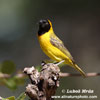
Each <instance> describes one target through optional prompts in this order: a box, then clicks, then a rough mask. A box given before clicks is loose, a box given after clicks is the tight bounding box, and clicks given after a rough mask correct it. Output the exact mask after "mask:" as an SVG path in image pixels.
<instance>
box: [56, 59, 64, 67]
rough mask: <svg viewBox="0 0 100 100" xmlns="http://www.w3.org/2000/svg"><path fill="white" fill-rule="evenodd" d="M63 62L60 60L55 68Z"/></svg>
mask: <svg viewBox="0 0 100 100" xmlns="http://www.w3.org/2000/svg"><path fill="white" fill-rule="evenodd" d="M64 61H65V60H62V61H60V62H58V63H57V64H56V65H57V66H58V65H60V64H62V63H63V62H64Z"/></svg>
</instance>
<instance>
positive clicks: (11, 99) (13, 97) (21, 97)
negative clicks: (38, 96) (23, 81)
mask: <svg viewBox="0 0 100 100" xmlns="http://www.w3.org/2000/svg"><path fill="white" fill-rule="evenodd" d="M25 98H26V94H25V93H24V92H23V93H21V94H20V96H19V97H17V98H15V96H11V97H8V98H2V97H0V100H25Z"/></svg>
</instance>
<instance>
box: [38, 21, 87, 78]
mask: <svg viewBox="0 0 100 100" xmlns="http://www.w3.org/2000/svg"><path fill="white" fill-rule="evenodd" d="M38 40H39V43H40V47H41V49H42V50H43V52H44V53H45V54H46V55H47V56H48V57H49V58H51V59H53V60H54V61H57V62H61V61H64V63H66V64H67V65H69V66H71V67H73V68H75V69H76V70H78V71H79V72H80V73H81V75H83V76H84V77H85V73H84V72H83V71H82V70H81V69H80V68H79V67H78V65H77V64H76V63H75V61H74V60H73V57H72V56H71V54H70V52H69V51H68V49H67V48H66V47H65V46H64V44H63V42H62V41H61V40H60V39H59V38H58V37H57V36H56V35H55V33H54V31H53V27H52V23H51V22H50V20H40V21H39V30H38Z"/></svg>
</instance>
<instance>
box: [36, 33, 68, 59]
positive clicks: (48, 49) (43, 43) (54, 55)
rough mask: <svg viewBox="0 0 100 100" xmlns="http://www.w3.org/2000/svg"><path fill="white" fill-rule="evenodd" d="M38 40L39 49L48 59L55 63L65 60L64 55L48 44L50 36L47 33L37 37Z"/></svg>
mask: <svg viewBox="0 0 100 100" xmlns="http://www.w3.org/2000/svg"><path fill="white" fill-rule="evenodd" d="M38 39H39V42H40V47H41V48H42V50H43V51H44V53H45V54H46V55H47V56H48V57H50V58H51V59H53V60H55V61H61V60H64V59H65V58H66V55H65V54H64V53H62V52H61V51H60V50H59V49H58V48H56V47H55V46H53V45H52V44H51V43H50V34H48V32H47V33H45V34H43V35H41V36H39V37H38Z"/></svg>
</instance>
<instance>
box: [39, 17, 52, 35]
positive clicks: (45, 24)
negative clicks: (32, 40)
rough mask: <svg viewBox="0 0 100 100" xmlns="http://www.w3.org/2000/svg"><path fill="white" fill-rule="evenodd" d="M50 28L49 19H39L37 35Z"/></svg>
mask: <svg viewBox="0 0 100 100" xmlns="http://www.w3.org/2000/svg"><path fill="white" fill-rule="evenodd" d="M50 28H51V22H50V20H47V19H46V20H45V19H44V20H40V21H39V31H38V35H42V34H44V33H45V32H48V31H49V30H50Z"/></svg>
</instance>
